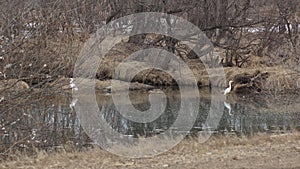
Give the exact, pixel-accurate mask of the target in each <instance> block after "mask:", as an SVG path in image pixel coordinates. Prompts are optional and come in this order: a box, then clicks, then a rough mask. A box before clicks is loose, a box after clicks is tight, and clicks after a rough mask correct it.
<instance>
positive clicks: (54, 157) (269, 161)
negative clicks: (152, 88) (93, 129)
mask: <svg viewBox="0 0 300 169" xmlns="http://www.w3.org/2000/svg"><path fill="white" fill-rule="evenodd" d="M299 159H300V133H290V134H276V135H275V134H272V135H269V134H268V135H266V134H259V135H256V136H253V137H251V138H246V137H236V136H214V137H211V138H210V139H209V140H208V141H207V142H206V143H204V144H200V143H199V142H198V141H197V138H192V139H185V140H184V141H182V142H181V143H180V144H178V145H177V146H176V147H174V148H173V149H171V150H170V151H168V152H166V153H164V154H161V155H158V156H155V157H152V158H140V159H129V158H125V157H119V156H116V155H113V154H110V153H109V152H106V151H103V150H100V149H92V150H85V151H83V152H66V151H62V152H59V153H55V154H46V153H43V152H40V153H38V156H37V157H36V158H32V157H21V158H19V159H18V160H16V161H7V162H3V163H0V168H1V169H2V168H3V169H6V168H7V169H11V168H22V169H23V168H24V169H29V168H30V169H35V168H51V169H61V168H70V169H75V168H95V169H96V168H113V169H116V168H171V169H173V168H186V169H192V168H195V169H198V168H234V169H235V168H264V169H265V168H278V169H279V168H289V169H291V168H300V160H299Z"/></svg>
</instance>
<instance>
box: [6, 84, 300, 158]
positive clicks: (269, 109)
mask: <svg viewBox="0 0 300 169" xmlns="http://www.w3.org/2000/svg"><path fill="white" fill-rule="evenodd" d="M162 90H163V91H164V93H165V95H166V98H167V99H166V103H167V104H166V105H165V103H164V102H163V101H161V100H159V99H158V100H152V101H153V102H152V104H156V105H158V106H154V108H155V107H156V108H157V111H159V110H161V108H164V109H163V110H164V111H163V112H161V114H159V115H158V116H157V117H156V118H155V120H153V121H151V122H146V123H138V122H134V121H132V120H130V119H128V118H125V117H124V116H123V115H122V113H120V111H117V109H116V106H115V104H114V101H113V99H112V97H111V95H110V94H109V93H103V92H97V93H96V101H97V103H98V107H99V110H100V111H101V112H102V117H103V118H104V119H105V120H106V122H107V124H109V126H110V127H111V128H113V129H114V130H115V131H118V132H119V133H121V134H123V135H126V136H130V137H152V136H154V135H159V134H161V133H163V132H164V131H165V130H167V129H170V128H172V131H174V132H187V133H188V134H189V135H192V136H197V134H199V133H201V132H202V131H204V130H206V129H208V128H210V126H208V125H207V124H205V122H206V119H207V117H208V114H209V112H210V109H211V107H212V106H213V102H216V103H218V105H221V107H222V109H217V110H222V112H219V115H220V119H219V124H218V126H217V128H216V129H213V133H216V134H234V135H246V136H251V135H253V134H255V133H286V132H292V131H295V130H300V111H298V110H299V107H298V103H300V102H299V101H300V97H298V96H275V95H263V96H251V97H250V96H239V97H237V96H235V95H229V96H227V97H226V99H225V100H224V99H219V100H218V99H217V100H216V101H213V100H212V96H213V95H212V94H211V93H210V90H209V89H201V90H200V98H194V97H193V93H191V94H189V95H188V96H190V97H189V98H188V101H189V102H190V103H196V102H198V103H199V107H198V109H197V110H194V109H192V110H190V109H186V110H184V111H183V112H184V113H185V115H186V116H187V117H189V116H190V115H193V116H192V117H189V118H194V124H192V125H191V126H192V127H191V130H189V131H184V130H186V129H182V128H180V129H179V128H176V127H173V126H172V125H173V123H174V122H175V121H176V119H177V118H178V117H179V110H180V108H181V106H182V105H181V100H182V99H185V98H181V97H180V96H181V95H180V91H179V90H177V89H170V88H167V89H162ZM129 96H130V101H131V103H132V104H133V106H134V108H136V109H137V110H140V111H146V110H148V109H149V108H150V107H153V106H151V105H150V102H149V91H133V92H130V94H129ZM57 97H58V98H59V99H57V98H54V99H53V97H52V98H51V99H49V98H48V97H45V98H43V99H41V101H40V102H39V103H36V104H30V105H27V106H26V107H16V108H13V109H11V110H10V111H4V110H1V111H2V112H1V113H0V154H1V157H5V156H6V155H8V154H10V152H11V151H14V150H19V151H23V150H26V151H28V152H29V153H30V152H31V151H33V150H34V148H38V149H45V150H53V149H56V148H61V147H63V146H62V145H64V144H66V143H72V146H73V147H74V148H76V149H81V148H83V147H86V146H90V145H93V144H94V143H93V141H92V140H91V139H90V138H89V136H88V135H87V134H86V133H85V131H84V129H83V128H82V127H81V125H80V121H82V120H80V119H78V114H80V115H82V113H83V112H77V115H76V111H75V109H74V107H72V104H71V103H72V96H71V94H66V95H60V96H57ZM87 98H88V97H87ZM116 98H118V97H116ZM116 98H115V99H116ZM73 101H74V100H73ZM127 101H128V100H127ZM119 103H120V104H122V100H119ZM124 104H127V103H126V101H124ZM152 110H154V111H156V109H152ZM82 111H84V110H82ZM191 111H196V116H195V114H193V113H191ZM214 111H215V110H214ZM85 115H86V114H85ZM189 118H188V119H189ZM183 121H184V120H183ZM189 125H190V124H189ZM187 126H188V125H187ZM100 132H101V130H100Z"/></svg>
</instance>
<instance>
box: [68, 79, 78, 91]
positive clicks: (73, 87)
mask: <svg viewBox="0 0 300 169" xmlns="http://www.w3.org/2000/svg"><path fill="white" fill-rule="evenodd" d="M70 87H71V89H72V90H74V91H77V90H78V88H77V86H76V85H75V83H74V79H73V78H70Z"/></svg>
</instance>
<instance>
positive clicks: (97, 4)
mask: <svg viewBox="0 0 300 169" xmlns="http://www.w3.org/2000/svg"><path fill="white" fill-rule="evenodd" d="M299 9H300V2H299V0H289V1H282V0H132V1H124V0H110V1H108V0H99V1H96V0H82V1H74V0H64V1H53V0H39V1H33V0H23V1H19V0H2V1H0V80H1V83H2V81H3V80H4V81H5V80H7V79H17V80H15V81H10V82H9V83H8V84H9V86H7V90H0V106H1V108H0V117H1V118H3V119H4V118H5V119H6V122H1V123H0V124H1V125H2V126H10V124H11V123H14V122H15V121H16V118H15V117H20V118H21V117H22V116H24V115H27V112H26V111H25V112H24V110H28V111H31V110H33V109H34V105H35V104H37V103H39V102H40V101H41V100H40V99H41V97H40V96H41V95H47V97H51V96H52V95H55V94H59V93H60V90H58V89H59V87H57V86H51V85H49V84H50V83H52V82H55V81H56V80H57V79H59V78H61V77H72V71H73V66H74V62H75V61H76V57H77V55H78V53H79V51H80V49H81V47H82V45H83V44H84V42H85V41H86V40H87V39H88V38H89V36H90V34H92V33H95V32H96V30H97V29H98V28H100V27H101V26H103V25H104V24H107V23H109V22H111V21H112V20H114V19H117V18H120V17H122V16H126V15H129V14H134V13H137V12H164V13H168V14H173V15H177V16H180V17H183V18H185V19H187V20H188V21H190V22H192V23H193V24H195V25H196V26H198V27H199V28H200V29H201V30H203V31H204V32H205V33H206V35H207V37H208V38H209V39H210V40H211V41H212V43H213V44H214V45H215V46H216V47H218V48H221V49H223V50H224V51H225V53H226V55H225V58H223V60H222V62H221V64H223V65H224V66H237V67H247V66H251V65H250V64H249V63H250V60H251V59H252V58H251V57H255V56H259V57H262V58H263V57H267V58H268V60H267V61H266V60H262V63H263V64H265V65H266V66H272V65H276V64H281V63H282V61H289V60H290V63H294V64H295V65H296V66H297V65H298V62H299V60H298V58H299V43H300V42H299V29H300V11H299ZM133 29H138V28H133ZM146 39H147V36H146V35H136V36H133V37H130V39H129V42H130V43H132V44H136V45H139V46H142V47H145V48H146V47H148V46H149V45H150V46H151V45H152V46H162V47H163V48H166V49H168V50H169V51H170V52H174V53H176V52H177V53H178V51H182V50H183V49H182V48H180V47H182V46H181V45H178V43H179V42H178V41H177V40H176V39H172V38H170V37H164V36H157V40H156V41H153V42H154V43H152V44H149V43H148V42H147V40H146ZM162 44H164V45H162ZM183 48H184V47H183ZM185 52H186V53H187V54H188V55H189V56H188V57H190V58H194V56H193V52H192V51H189V50H187V51H185ZM20 80H22V81H24V82H26V83H27V84H28V85H29V86H28V87H27V86H23V89H24V90H23V91H21V92H12V90H9V88H13V86H14V85H17V84H18V81H20ZM1 87H2V86H1V84H0V88H1ZM37 89H39V90H37ZM41 89H42V90H41ZM2 96H4V97H2ZM2 98H3V99H2ZM49 101H51V103H52V102H53V103H54V102H55V101H52V100H51V99H49ZM11 112H14V113H15V114H14V115H13V116H11ZM37 113H43V112H37ZM58 113H59V112H56V113H54V117H56V118H54V119H56V120H57V119H58V118H57V114H58ZM43 115H44V117H45V118H44V119H40V120H41V121H43V120H44V121H45V119H46V120H47V115H46V114H43ZM1 118H0V119H1ZM68 118H72V122H74V121H75V120H74V119H73V116H72V115H70V114H69V115H68ZM17 119H18V118H17ZM48 120H49V119H48ZM27 122H28V123H30V121H27ZM36 123H38V122H36ZM24 124H25V123H24ZM47 127H48V126H43V127H41V128H47ZM53 127H54V128H55V127H57V126H53ZM6 130H8V127H6ZM0 132H3V131H0ZM1 134H3V133H1ZM4 134H5V133H4ZM31 134H32V133H31ZM19 135H22V134H21V132H20V134H19ZM32 136H33V135H32ZM58 137H59V136H58ZM24 138H26V137H25V136H24ZM19 140H22V139H19ZM24 140H26V139H24ZM12 141H13V140H12ZM20 145H21V143H20ZM10 146H13V145H8V147H10ZM6 148H7V147H5V148H3V147H1V150H3V149H4V150H5V151H10V150H9V149H6Z"/></svg>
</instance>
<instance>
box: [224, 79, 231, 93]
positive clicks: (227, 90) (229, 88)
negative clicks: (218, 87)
mask: <svg viewBox="0 0 300 169" xmlns="http://www.w3.org/2000/svg"><path fill="white" fill-rule="evenodd" d="M232 83H233V81H232V80H230V81H229V87H228V88H226V89H225V91H224V95H226V94H228V93H229V92H230V91H231V84H232Z"/></svg>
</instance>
